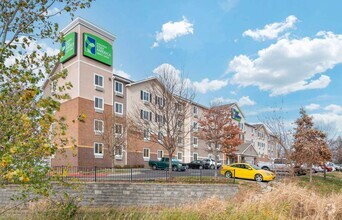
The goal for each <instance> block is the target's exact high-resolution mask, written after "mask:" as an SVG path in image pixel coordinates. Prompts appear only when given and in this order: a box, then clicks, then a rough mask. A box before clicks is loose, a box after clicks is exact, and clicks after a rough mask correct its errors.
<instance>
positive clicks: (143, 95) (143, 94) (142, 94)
mask: <svg viewBox="0 0 342 220" xmlns="http://www.w3.org/2000/svg"><path fill="white" fill-rule="evenodd" d="M140 99H141V100H143V101H144V102H150V101H151V94H150V93H149V92H146V91H144V90H141V91H140Z"/></svg>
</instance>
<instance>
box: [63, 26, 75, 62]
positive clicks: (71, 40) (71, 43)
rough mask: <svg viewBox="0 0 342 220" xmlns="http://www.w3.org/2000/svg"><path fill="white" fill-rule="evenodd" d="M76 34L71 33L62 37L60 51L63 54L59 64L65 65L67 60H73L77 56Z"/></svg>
mask: <svg viewBox="0 0 342 220" xmlns="http://www.w3.org/2000/svg"><path fill="white" fill-rule="evenodd" d="M76 44H77V33H76V32H71V33H69V34H67V35H65V36H64V39H63V42H62V45H61V51H63V52H64V54H63V56H62V57H61V58H60V60H59V61H60V62H61V63H65V62H66V61H68V60H69V59H71V58H73V57H74V56H76V54H77V47H76Z"/></svg>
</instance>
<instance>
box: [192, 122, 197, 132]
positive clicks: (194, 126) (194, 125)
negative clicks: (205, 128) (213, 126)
mask: <svg viewBox="0 0 342 220" xmlns="http://www.w3.org/2000/svg"><path fill="white" fill-rule="evenodd" d="M193 131H198V122H197V121H194V122H193Z"/></svg>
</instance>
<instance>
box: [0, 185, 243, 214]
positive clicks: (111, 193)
mask: <svg viewBox="0 0 342 220" xmlns="http://www.w3.org/2000/svg"><path fill="white" fill-rule="evenodd" d="M55 188H56V192H57V193H56V195H57V196H61V195H62V192H68V193H69V194H70V195H71V196H73V197H79V198H82V200H81V205H82V206H84V207H111V206H155V205H161V206H179V205H182V204H191V203H193V202H196V201H198V200H204V199H206V198H212V197H216V198H218V199H228V198H230V197H232V196H234V195H235V194H236V193H237V187H236V186H234V185H228V184H227V185H224V184H138V183H134V184H133V183H132V184H117V183H86V184H81V185H79V187H78V189H77V190H73V189H71V188H65V187H61V186H56V187H55ZM16 193H18V187H17V186H14V185H9V186H5V187H4V188H0V208H4V207H6V206H8V205H11V206H12V205H14V204H16V202H14V201H11V200H10V198H11V196H12V195H14V194H16Z"/></svg>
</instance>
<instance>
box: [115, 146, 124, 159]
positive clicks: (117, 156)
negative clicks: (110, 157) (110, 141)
mask: <svg viewBox="0 0 342 220" xmlns="http://www.w3.org/2000/svg"><path fill="white" fill-rule="evenodd" d="M120 147H121V155H118V154H116V152H115V159H117V160H122V157H123V146H122V145H121V146H120Z"/></svg>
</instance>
